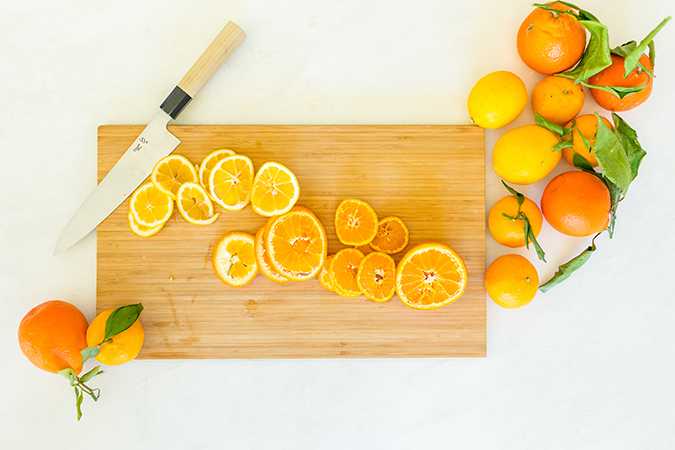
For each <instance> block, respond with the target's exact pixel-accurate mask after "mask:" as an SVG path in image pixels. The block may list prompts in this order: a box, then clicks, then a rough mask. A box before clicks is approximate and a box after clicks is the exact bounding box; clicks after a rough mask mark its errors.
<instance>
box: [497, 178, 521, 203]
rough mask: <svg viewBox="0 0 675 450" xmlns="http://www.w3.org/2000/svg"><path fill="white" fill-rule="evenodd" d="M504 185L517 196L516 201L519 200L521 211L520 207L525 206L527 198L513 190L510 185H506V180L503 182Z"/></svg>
mask: <svg viewBox="0 0 675 450" xmlns="http://www.w3.org/2000/svg"><path fill="white" fill-rule="evenodd" d="M502 184H503V185H504V187H505V188H506V190H507V191H509V192H510V193H511V194H513V195H515V196H516V199H517V200H518V210H520V207H521V206H523V202H524V201H525V196H524V195H523V194H521V193H520V192H518V191H516V190H515V189H513V188H512V187H511V186H509V185H508V184H506V182H505V181H504V180H502Z"/></svg>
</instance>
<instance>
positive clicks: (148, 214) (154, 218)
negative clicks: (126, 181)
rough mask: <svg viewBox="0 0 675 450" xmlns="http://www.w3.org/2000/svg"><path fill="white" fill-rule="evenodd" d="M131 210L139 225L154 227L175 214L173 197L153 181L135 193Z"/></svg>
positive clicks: (130, 205)
mask: <svg viewBox="0 0 675 450" xmlns="http://www.w3.org/2000/svg"><path fill="white" fill-rule="evenodd" d="M129 210H130V211H131V214H133V216H134V219H136V222H137V223H138V224H139V225H142V226H144V227H149V228H154V227H156V226H158V225H163V224H164V222H166V221H167V220H169V217H171V214H173V199H172V198H171V197H170V196H169V195H168V194H167V193H165V192H164V191H162V190H160V189H159V188H158V187H157V186H155V185H154V184H153V183H147V184H144V185H143V186H141V187H139V188H138V189H136V192H134V193H133V195H132V196H131V199H130V200H129Z"/></svg>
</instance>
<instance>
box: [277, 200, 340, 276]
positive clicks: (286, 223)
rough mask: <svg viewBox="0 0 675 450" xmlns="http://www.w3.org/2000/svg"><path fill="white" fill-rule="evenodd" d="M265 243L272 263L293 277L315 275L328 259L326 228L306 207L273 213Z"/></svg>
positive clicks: (282, 272) (282, 273) (281, 271)
mask: <svg viewBox="0 0 675 450" xmlns="http://www.w3.org/2000/svg"><path fill="white" fill-rule="evenodd" d="M265 228H266V230H265V247H266V248H267V254H268V256H269V258H270V262H271V264H272V267H274V269H275V270H276V271H277V272H279V273H280V274H281V275H282V276H284V277H286V278H288V279H290V280H292V281H305V280H309V279H311V278H313V277H315V276H316V275H317V274H318V273H319V271H320V270H321V267H323V264H324V262H325V261H326V253H327V250H328V244H327V243H328V240H327V239H326V230H324V228H323V225H322V224H321V222H320V221H319V219H317V217H316V216H315V215H314V214H313V213H311V212H309V211H306V210H305V208H297V209H296V208H294V209H292V210H291V211H289V212H287V213H285V214H282V215H280V216H275V217H273V218H272V219H271V220H270V221H269V222H268V224H267V225H266V227H265Z"/></svg>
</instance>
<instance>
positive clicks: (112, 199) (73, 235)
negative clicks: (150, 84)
mask: <svg viewBox="0 0 675 450" xmlns="http://www.w3.org/2000/svg"><path fill="white" fill-rule="evenodd" d="M244 39H246V33H244V31H243V30H242V29H241V28H239V27H238V26H237V25H236V24H235V23H233V22H228V24H227V25H225V27H224V28H223V29H222V31H221V32H220V33H219V34H218V36H216V38H215V39H214V40H213V42H211V45H209V46H208V48H207V49H206V50H205V51H204V53H203V54H202V56H200V57H199V59H198V60H197V62H195V63H194V65H193V66H192V68H191V69H190V70H189V71H188V72H187V73H186V74H185V76H184V77H183V79H182V80H181V81H180V82H179V83H178V85H176V87H175V88H174V90H173V91H172V92H171V93H170V94H169V96H168V97H167V98H166V99H165V100H164V102H163V103H162V105H161V106H160V110H159V112H158V113H157V115H156V116H155V118H154V119H152V121H151V122H150V123H149V124H148V126H146V127H145V129H144V130H143V132H142V133H141V134H140V135H139V136H138V138H136V140H135V141H134V143H133V144H131V146H130V147H129V148H128V149H127V151H126V152H125V153H124V155H122V157H121V158H120V159H119V161H117V163H116V164H115V166H114V167H113V168H112V169H111V170H110V172H108V174H107V175H106V176H105V178H103V180H102V181H101V183H100V184H99V185H98V186H97V187H96V189H94V191H93V192H92V193H91V194H90V195H89V197H87V199H86V200H85V201H84V203H83V204H82V206H80V209H78V210H77V212H75V215H74V216H73V217H72V218H71V219H70V222H68V225H66V228H65V229H64V230H63V232H62V233H61V236H60V237H59V240H58V242H57V243H56V248H55V249H54V254H55V255H56V254H58V253H61V252H62V251H64V250H66V249H67V248H69V247H71V246H72V245H73V244H75V243H76V242H78V241H79V240H80V239H82V238H83V237H85V236H86V235H87V234H89V233H90V232H91V231H93V230H94V229H95V228H96V227H97V226H98V225H99V224H100V223H101V222H103V220H104V219H105V218H106V217H108V216H109V215H110V214H111V213H112V212H113V211H114V210H115V209H117V207H118V206H119V205H121V204H122V202H124V200H125V199H126V198H127V197H128V196H129V195H131V194H132V193H133V192H134V191H135V190H136V188H137V187H138V186H140V184H141V183H142V182H143V180H145V179H146V178H147V177H148V175H150V173H151V172H152V169H153V168H154V167H155V164H156V163H157V162H158V161H159V160H160V159H162V158H163V157H165V156H167V155H169V154H170V153H171V152H172V151H174V149H175V148H176V147H178V144H180V140H179V139H178V138H176V137H175V136H174V135H173V134H171V133H169V131H168V130H167V128H166V125H167V124H168V123H169V121H170V120H172V119H175V118H176V117H178V115H179V114H180V113H181V111H183V109H184V108H185V107H186V106H187V104H188V103H190V101H191V100H192V99H193V98H194V96H195V95H196V94H197V93H198V92H199V91H200V90H201V88H202V87H204V85H205V84H206V82H207V81H209V79H210V78H211V77H212V76H213V74H215V73H216V72H217V71H218V69H219V68H220V66H222V65H223V63H224V62H225V61H226V60H227V59H228V58H229V57H230V55H231V54H232V53H233V52H234V51H235V50H236V49H237V47H238V46H239V44H241V43H242V42H243V41H244Z"/></svg>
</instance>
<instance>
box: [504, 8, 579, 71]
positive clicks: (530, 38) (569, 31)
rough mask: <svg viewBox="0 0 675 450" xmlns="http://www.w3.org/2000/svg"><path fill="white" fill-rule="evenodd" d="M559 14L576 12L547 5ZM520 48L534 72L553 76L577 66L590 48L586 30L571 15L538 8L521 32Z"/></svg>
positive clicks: (523, 58) (519, 32) (527, 19)
mask: <svg viewBox="0 0 675 450" xmlns="http://www.w3.org/2000/svg"><path fill="white" fill-rule="evenodd" d="M547 6H549V7H551V8H553V9H556V10H558V11H571V12H573V13H575V14H576V11H574V9H572V8H570V7H568V6H565V5H563V4H562V3H557V2H556V3H547ZM516 46H517V47H518V54H519V55H520V59H522V60H523V62H524V63H525V64H526V65H527V66H528V67H529V68H530V69H532V70H536V71H537V72H539V73H543V74H546V75H551V74H554V73H559V72H563V71H565V70H567V69H569V68H571V67H572V66H574V65H575V64H576V63H577V62H578V61H579V60H580V59H581V56H582V55H583V53H584V49H585V48H586V29H585V28H584V26H583V25H581V24H580V23H579V22H578V21H577V19H576V18H574V17H571V16H570V15H568V14H562V13H557V14H554V13H552V12H550V11H546V10H544V9H541V8H535V10H534V11H532V12H531V13H530V15H529V16H527V17H526V18H525V20H524V21H523V23H522V24H521V25H520V28H519V29H518V35H517V38H516Z"/></svg>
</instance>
